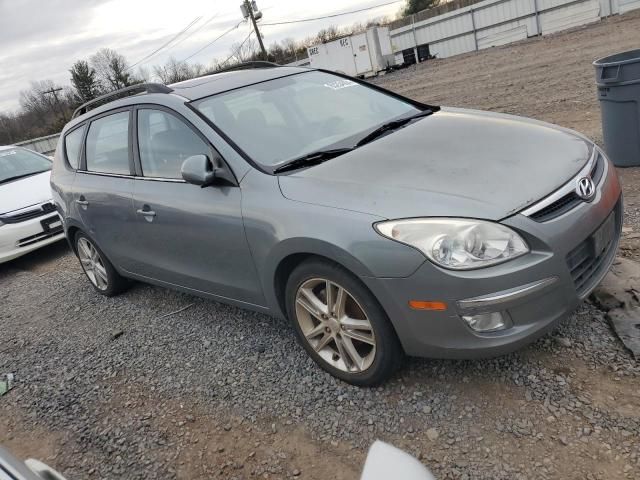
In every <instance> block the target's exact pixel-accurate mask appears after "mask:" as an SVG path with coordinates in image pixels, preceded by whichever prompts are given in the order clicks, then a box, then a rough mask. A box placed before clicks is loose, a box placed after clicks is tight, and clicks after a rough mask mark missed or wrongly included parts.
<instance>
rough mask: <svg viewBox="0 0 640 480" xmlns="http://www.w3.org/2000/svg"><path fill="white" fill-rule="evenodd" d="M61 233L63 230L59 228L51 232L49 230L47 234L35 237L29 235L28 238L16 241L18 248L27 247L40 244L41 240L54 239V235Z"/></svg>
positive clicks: (43, 233)
mask: <svg viewBox="0 0 640 480" xmlns="http://www.w3.org/2000/svg"><path fill="white" fill-rule="evenodd" d="M62 231H63V228H62V227H61V226H60V227H57V228H54V229H52V230H49V231H47V232H40V233H36V234H35V235H31V236H29V237H24V238H21V239H20V240H18V247H27V246H29V245H32V244H34V243H38V242H41V241H42V240H46V239H47V238H51V237H55V236H56V235H59V234H61V233H62Z"/></svg>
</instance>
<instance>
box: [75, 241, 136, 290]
mask: <svg viewBox="0 0 640 480" xmlns="http://www.w3.org/2000/svg"><path fill="white" fill-rule="evenodd" d="M75 247H76V254H77V255H78V260H80V265H81V266H82V270H84V273H85V275H86V276H87V278H88V279H89V282H90V283H91V285H92V286H93V288H94V289H95V290H96V291H97V292H98V293H99V294H101V295H104V296H105V297H113V296H114V295H117V294H119V293H120V292H122V291H124V290H125V289H126V288H127V287H128V286H129V282H128V281H127V280H126V279H125V278H123V277H122V276H120V274H118V272H116V269H115V268H114V267H113V265H112V264H111V262H110V261H109V260H108V259H107V257H106V256H105V255H104V253H102V250H100V248H98V246H97V245H96V244H95V243H94V242H93V240H91V239H90V238H89V237H88V236H87V235H85V234H84V233H82V232H78V233H77V234H76V238H75Z"/></svg>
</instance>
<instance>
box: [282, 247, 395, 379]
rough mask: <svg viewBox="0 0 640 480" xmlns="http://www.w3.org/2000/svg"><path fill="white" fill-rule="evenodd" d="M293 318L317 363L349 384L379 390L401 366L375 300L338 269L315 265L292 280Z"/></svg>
mask: <svg viewBox="0 0 640 480" xmlns="http://www.w3.org/2000/svg"><path fill="white" fill-rule="evenodd" d="M286 302H287V315H288V316H289V318H290V320H291V321H292V323H293V326H294V328H295V330H296V332H297V334H298V338H299V340H300V342H301V343H302V345H303V347H304V348H305V350H306V351H307V352H308V353H309V355H310V356H311V358H313V359H314V360H315V362H316V363H317V364H318V365H319V366H320V367H322V368H323V369H324V370H326V371H327V372H329V373H331V374H332V375H334V376H335V377H338V378H340V379H342V380H344V381H346V382H348V383H351V384H354V385H360V386H374V385H377V384H379V383H381V382H383V381H384V380H386V379H387V378H388V377H389V376H390V375H391V374H392V373H393V372H394V371H395V370H396V368H397V367H398V366H399V364H400V362H401V359H402V356H403V353H402V348H401V346H400V343H399V341H398V338H397V336H396V334H395V331H394V329H393V327H392V326H391V323H390V321H389V319H388V318H387V315H386V314H385V312H384V310H383V309H382V307H380V305H379V303H378V302H377V300H376V298H375V297H374V296H373V294H372V293H371V292H370V291H369V290H368V289H367V288H366V287H365V286H364V285H363V284H362V282H360V280H359V279H358V278H357V277H355V276H354V275H352V274H351V273H349V272H348V271H346V270H344V269H343V268H341V267H340V266H338V265H336V264H332V263H330V262H328V261H323V260H314V261H309V262H305V263H303V264H301V265H299V266H298V267H297V268H296V269H295V270H294V271H293V273H292V274H291V276H290V277H289V281H288V282H287V292H286Z"/></svg>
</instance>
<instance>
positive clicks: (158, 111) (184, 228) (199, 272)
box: [134, 106, 264, 305]
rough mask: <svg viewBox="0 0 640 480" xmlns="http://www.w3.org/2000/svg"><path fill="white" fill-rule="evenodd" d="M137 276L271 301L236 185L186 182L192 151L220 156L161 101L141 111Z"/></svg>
mask: <svg viewBox="0 0 640 480" xmlns="http://www.w3.org/2000/svg"><path fill="white" fill-rule="evenodd" d="M135 118H136V128H135V139H136V140H137V142H136V148H135V149H134V151H135V157H136V165H135V166H136V169H137V173H138V176H137V177H136V180H135V182H134V209H135V211H136V217H137V218H136V223H135V233H136V239H137V240H136V245H135V246H136V249H135V257H136V258H135V262H136V265H135V273H137V274H139V275H142V276H144V277H146V278H149V279H154V280H159V281H161V282H165V283H168V284H173V285H177V286H180V287H184V288H188V289H192V290H197V291H200V292H206V293H208V294H212V295H216V296H220V297H225V298H229V299H234V300H238V301H242V302H246V303H251V304H255V305H264V298H263V295H262V289H261V286H260V283H259V281H258V276H257V273H256V270H255V265H254V263H253V259H252V257H251V253H250V251H249V245H248V243H247V239H246V236H245V232H244V224H243V220H242V212H241V195H242V192H241V190H240V188H239V187H238V186H235V185H228V184H227V185H223V184H220V185H214V186H209V187H206V188H200V187H199V186H196V185H192V184H188V183H186V182H185V181H184V180H183V179H182V175H181V167H182V163H183V162H184V160H185V159H186V158H188V157H189V156H191V155H197V154H204V155H207V156H208V157H209V158H210V159H213V156H214V155H218V154H217V153H216V151H215V150H214V148H213V147H212V146H211V145H210V144H209V143H208V142H207V140H206V138H205V137H204V136H203V135H202V134H201V133H200V132H198V131H197V130H196V129H195V127H193V126H192V125H191V124H189V123H188V122H187V121H186V120H185V119H184V118H182V117H181V116H180V115H178V114H177V113H175V112H173V111H171V110H169V109H165V108H160V107H158V106H139V107H136V110H135Z"/></svg>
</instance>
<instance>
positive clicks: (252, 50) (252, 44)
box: [229, 38, 258, 63]
mask: <svg viewBox="0 0 640 480" xmlns="http://www.w3.org/2000/svg"><path fill="white" fill-rule="evenodd" d="M256 52H257V46H256V41H255V40H254V39H253V38H248V39H247V40H245V41H244V42H242V43H238V42H236V43H234V44H233V45H231V58H230V59H229V62H231V63H242V62H248V61H250V60H254V59H257V58H258V55H257V53H256ZM233 61H235V62H233Z"/></svg>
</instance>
